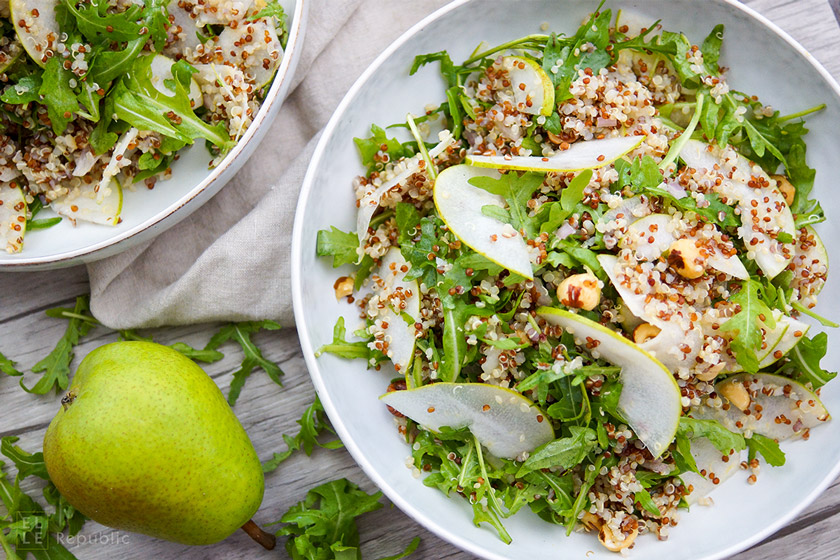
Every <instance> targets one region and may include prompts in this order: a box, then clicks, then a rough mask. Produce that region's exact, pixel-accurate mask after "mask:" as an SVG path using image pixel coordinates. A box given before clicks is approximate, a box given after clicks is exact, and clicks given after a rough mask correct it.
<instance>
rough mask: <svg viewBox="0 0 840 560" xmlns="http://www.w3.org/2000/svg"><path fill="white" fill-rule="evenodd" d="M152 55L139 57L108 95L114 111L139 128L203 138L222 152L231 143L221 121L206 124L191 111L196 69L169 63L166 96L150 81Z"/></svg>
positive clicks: (187, 139)
mask: <svg viewBox="0 0 840 560" xmlns="http://www.w3.org/2000/svg"><path fill="white" fill-rule="evenodd" d="M153 58H154V57H153V56H150V55H147V56H139V57H137V58H136V59H135V60H134V62H133V63H132V65H131V68H130V69H129V70H128V72H126V73H125V74H124V75H123V77H122V79H121V80H120V81H119V82H118V83H117V84H116V85H115V86H114V89H113V91H112V92H111V93H110V94H109V96H112V97H113V99H114V114H115V115H117V117H118V118H120V119H121V120H123V121H125V122H127V123H129V124H131V125H132V126H134V127H137V128H139V129H141V130H151V131H154V132H158V133H160V134H163V135H164V136H168V137H171V138H175V139H177V140H180V141H181V142H184V143H185V144H192V143H193V141H195V140H196V139H198V138H204V139H205V140H207V141H208V142H210V143H212V144H214V145H215V146H217V147H218V148H219V149H221V150H223V151H227V150H229V149H230V148H231V147H233V145H234V141H233V140H231V138H230V136H229V135H228V132H227V130H225V127H224V125H223V124H222V123H218V124H216V125H209V124H207V123H206V122H204V121H202V120H201V119H200V118H198V117H197V116H196V114H195V112H194V111H193V108H192V103H191V102H190V97H189V87H190V77H189V76H190V74H192V73H193V72H196V70H195V68H192V67H191V66H190V65H189V64H187V63H186V62H185V61H183V60H181V61H178V62H176V63H175V64H173V65H172V74H173V76H174V77H175V79H173V80H166V82H165V83H166V87H167V88H168V89H169V95H167V94H165V93H162V92H160V91H158V89H157V88H156V87H155V86H154V84H153V83H152V69H151V64H152V60H153Z"/></svg>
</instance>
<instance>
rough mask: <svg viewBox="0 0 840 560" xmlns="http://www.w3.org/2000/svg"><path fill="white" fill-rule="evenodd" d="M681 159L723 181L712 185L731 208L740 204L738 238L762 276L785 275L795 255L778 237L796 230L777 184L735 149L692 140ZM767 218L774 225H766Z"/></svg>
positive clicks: (684, 148)
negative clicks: (752, 256)
mask: <svg viewBox="0 0 840 560" xmlns="http://www.w3.org/2000/svg"><path fill="white" fill-rule="evenodd" d="M680 157H681V158H682V160H683V161H684V162H685V163H686V165H688V166H689V167H692V168H694V169H697V170H698V171H699V170H702V169H705V170H706V171H707V172H708V173H710V174H711V175H712V176H713V177H714V178H715V179H720V181H717V180H710V181H709V183H710V186H711V188H712V189H713V190H714V191H715V192H716V193H717V194H719V195H720V196H721V197H723V198H724V199H727V204H730V205H731V204H732V203H733V202H737V208H738V210H739V211H740V219H741V227H740V228H738V235H739V236H740V237H741V239H742V240H743V241H744V243H745V245H746V246H747V249H748V251H749V253H748V254H750V253H752V254H754V260H755V263H756V264H757V265H758V267H759V268H760V269H761V270H762V272H764V274H765V275H766V276H767V277H768V278H774V277H775V276H776V275H777V274H779V273H780V272H781V271H783V270H784V269H785V267H787V264H788V263H789V262H790V257H791V256H792V255H790V254H789V253H790V249H788V248H786V247H785V244H784V243H780V242H779V241H778V240H776V239H775V237H774V235H775V234H778V233H779V232H784V233H786V234H788V235H791V236H794V237H795V235H796V229H795V225H794V220H793V214H791V212H790V208H788V206H787V204H786V203H785V199H784V197H783V196H782V194H781V193H780V192H779V190H778V189H777V188H776V186H775V181H774V180H773V179H771V178H770V177H769V176H768V175H767V174H766V173H765V172H764V170H762V169H761V168H760V167H759V166H757V165H754V164H753V163H752V162H750V161H749V160H748V159H747V158H745V157H744V156H742V155H741V154H739V153H738V152H737V151H735V150H734V149H733V148H731V147H726V148H724V149H721V148H719V147H718V146H713V145H709V144H706V143H704V142H701V141H699V140H689V141H688V142H686V144H685V146H684V147H683V149H682V150H681V151H680ZM754 179H758V180H759V181H755V180H754ZM759 182H760V183H761V184H760V185H759V184H758V183H759ZM765 200H766V201H767V202H765ZM753 204H755V206H753ZM753 212H755V213H756V215H755V216H754V215H753ZM765 217H766V218H769V219H770V221H769V222H768V221H765V220H764V218H765ZM754 220H755V223H754ZM786 253H787V254H786Z"/></svg>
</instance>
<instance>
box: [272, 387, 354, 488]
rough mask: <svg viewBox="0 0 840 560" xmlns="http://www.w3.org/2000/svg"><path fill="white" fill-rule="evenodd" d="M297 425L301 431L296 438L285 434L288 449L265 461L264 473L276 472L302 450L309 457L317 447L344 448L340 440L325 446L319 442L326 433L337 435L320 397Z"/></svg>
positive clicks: (309, 407)
mask: <svg viewBox="0 0 840 560" xmlns="http://www.w3.org/2000/svg"><path fill="white" fill-rule="evenodd" d="M297 423H298V424H299V425H300V431H299V432H298V433H297V435H296V436H295V437H290V436H288V435H286V434H283V440H284V441H285V442H286V445H287V446H288V449H287V450H286V451H284V452H282V453H275V454H274V455H273V456H272V457H271V459H269V460H267V461H263V464H262V465H263V472H264V473H267V472H271V471H273V470H275V469H276V468H277V467H278V466H280V463H282V462H283V461H285V460H286V459H288V458H289V457H291V455H292V453H294V452H295V451H300V450H301V449H302V450H303V452H304V453H306V456H307V457H308V456H310V455H312V451H313V450H314V449H315V446H318V447H323V448H324V449H338V448H340V447H344V444H343V443H341V440H340V439H333V440H330V441H328V442H326V443H323V444H322V443H321V442H319V441H318V437H319V436H320V435H321V434H322V433H324V432H329V433H331V434H333V435H335V430H333V429H332V426H330V423H329V420H328V419H327V414H326V412H324V406H323V405H322V404H321V400H320V399H319V398H318V395H315V402H313V403H312V404H311V405H309V406H308V407H307V408H306V410H304V411H303V416H301V417H300V419H299V420H298V421H297Z"/></svg>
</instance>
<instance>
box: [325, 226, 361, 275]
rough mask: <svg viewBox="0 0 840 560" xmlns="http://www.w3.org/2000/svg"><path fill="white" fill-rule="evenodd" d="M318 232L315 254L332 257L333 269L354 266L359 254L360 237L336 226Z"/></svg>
mask: <svg viewBox="0 0 840 560" xmlns="http://www.w3.org/2000/svg"><path fill="white" fill-rule="evenodd" d="M330 227H331V229H328V230H327V229H322V230H320V231H319V232H318V237H317V238H316V241H315V254H316V255H318V256H319V257H330V256H331V257H332V258H333V268H338V267H339V266H341V265H345V264H353V263H355V262H356V261H357V260H358V258H359V254H358V252H357V249H358V248H359V237H358V236H357V235H356V234H355V233H348V232H344V231H341V230H340V229H338V228H337V227H335V226H330Z"/></svg>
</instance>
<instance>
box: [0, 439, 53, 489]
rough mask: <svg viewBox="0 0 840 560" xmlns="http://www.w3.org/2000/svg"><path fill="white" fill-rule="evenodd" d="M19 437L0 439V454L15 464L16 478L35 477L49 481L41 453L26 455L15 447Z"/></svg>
mask: <svg viewBox="0 0 840 560" xmlns="http://www.w3.org/2000/svg"><path fill="white" fill-rule="evenodd" d="M19 440H20V438H19V437H15V436H6V437H3V438H0V453H2V454H3V455H5V456H6V457H8V458H9V459H11V460H12V462H13V463H14V464H15V468H16V469H17V470H18V478H19V479H21V480H23V479H24V478H26V477H28V476H31V475H35V476H37V477H38V478H42V479H44V480H49V479H50V475H49V474H47V467H46V466H45V465H44V454H43V453H40V452H39V453H28V452H26V451H24V450H23V449H21V448H20V447H18V446H17V445H15V443H16V442H17V441H19Z"/></svg>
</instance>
